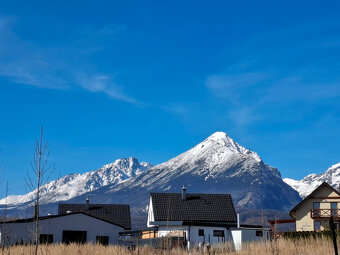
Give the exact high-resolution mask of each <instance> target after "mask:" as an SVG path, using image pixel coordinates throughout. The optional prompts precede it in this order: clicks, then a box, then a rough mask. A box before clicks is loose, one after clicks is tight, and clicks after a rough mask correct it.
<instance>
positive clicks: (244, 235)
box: [230, 228, 270, 251]
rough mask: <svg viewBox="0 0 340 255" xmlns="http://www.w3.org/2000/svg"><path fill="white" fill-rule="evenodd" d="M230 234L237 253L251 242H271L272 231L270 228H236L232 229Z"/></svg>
mask: <svg viewBox="0 0 340 255" xmlns="http://www.w3.org/2000/svg"><path fill="white" fill-rule="evenodd" d="M230 234H231V240H232V242H233V244H234V248H235V250H236V251H240V250H241V249H242V245H245V244H246V243H249V242H261V241H268V240H270V229H268V228H236V229H231V230H230Z"/></svg>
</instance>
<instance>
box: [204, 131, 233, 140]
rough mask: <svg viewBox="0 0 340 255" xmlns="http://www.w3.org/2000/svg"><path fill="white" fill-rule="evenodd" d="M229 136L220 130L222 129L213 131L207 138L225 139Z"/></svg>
mask: <svg viewBox="0 0 340 255" xmlns="http://www.w3.org/2000/svg"><path fill="white" fill-rule="evenodd" d="M228 138H229V137H228V135H227V133H225V132H222V131H217V132H215V133H213V134H212V135H211V136H209V137H208V138H207V139H210V140H227V139H228Z"/></svg>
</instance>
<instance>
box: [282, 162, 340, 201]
mask: <svg viewBox="0 0 340 255" xmlns="http://www.w3.org/2000/svg"><path fill="white" fill-rule="evenodd" d="M283 180H284V182H286V183H287V184H288V185H289V186H291V187H292V188H293V189H295V190H296V191H298V192H299V194H300V196H301V197H302V198H305V197H306V196H307V195H309V194H310V193H311V192H312V191H313V190H314V189H315V188H316V187H318V186H319V185H320V184H321V183H323V182H327V183H328V184H329V185H331V186H333V187H334V188H336V189H339V185H340V163H338V164H335V165H332V166H331V167H330V168H328V169H327V171H326V172H325V173H320V174H309V175H307V176H306V177H304V178H303V179H301V180H294V179H290V178H284V179H283Z"/></svg>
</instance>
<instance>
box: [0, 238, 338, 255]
mask: <svg viewBox="0 0 340 255" xmlns="http://www.w3.org/2000/svg"><path fill="white" fill-rule="evenodd" d="M338 246H339V244H338ZM0 254H1V255H30V254H33V247H32V246H13V247H8V248H5V249H4V250H2V251H1V253H0ZM106 254H108V255H124V254H138V255H153V254H154V255H166V254H173V255H187V254H193V255H196V254H197V255H200V254H209V253H208V251H207V250H205V251H199V250H193V251H190V252H187V251H185V250H183V249H173V250H171V251H170V250H166V251H163V250H157V249H152V248H148V247H141V248H139V249H136V250H133V251H130V250H128V249H126V248H123V247H119V246H100V245H91V244H87V245H76V244H71V245H62V244H57V245H47V246H46V245H42V246H40V247H39V255H106ZM210 254H216V255H218V254H219V255H222V254H239V255H246V254H247V255H248V254H254V255H267V254H268V255H269V254H271V255H276V254H277V255H278V254H280V255H286V254H287V255H302V254H306V255H328V254H334V250H333V245H332V242H331V240H330V239H326V238H321V239H301V240H299V241H291V240H285V239H279V240H277V241H276V242H274V241H273V242H265V243H249V244H248V245H247V246H246V247H244V248H243V250H242V251H241V252H238V253H235V252H232V251H230V248H229V247H228V245H226V246H224V247H220V248H218V249H213V248H212V249H210Z"/></svg>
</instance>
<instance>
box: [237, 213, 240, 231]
mask: <svg viewBox="0 0 340 255" xmlns="http://www.w3.org/2000/svg"><path fill="white" fill-rule="evenodd" d="M237 228H240V213H239V212H237Z"/></svg>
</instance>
